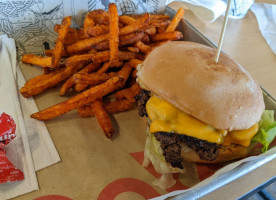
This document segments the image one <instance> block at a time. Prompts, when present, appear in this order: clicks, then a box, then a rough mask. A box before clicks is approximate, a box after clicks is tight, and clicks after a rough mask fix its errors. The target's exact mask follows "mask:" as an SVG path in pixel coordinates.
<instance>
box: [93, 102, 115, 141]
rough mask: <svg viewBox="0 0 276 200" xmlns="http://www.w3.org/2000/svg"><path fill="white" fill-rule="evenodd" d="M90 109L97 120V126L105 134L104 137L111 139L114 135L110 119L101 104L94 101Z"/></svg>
mask: <svg viewBox="0 0 276 200" xmlns="http://www.w3.org/2000/svg"><path fill="white" fill-rule="evenodd" d="M91 108H92V110H93V113H94V114H95V116H96V118H97V120H98V123H99V125H100V126H101V128H102V130H103V132H104V133H105V136H106V137H107V138H111V137H112V135H113V134H114V128H113V127H112V122H111V119H110V118H109V116H108V113H107V112H106V110H105V108H104V106H103V102H102V101H101V100H96V101H94V102H93V103H92V104H91Z"/></svg>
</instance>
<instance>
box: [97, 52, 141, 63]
mask: <svg viewBox="0 0 276 200" xmlns="http://www.w3.org/2000/svg"><path fill="white" fill-rule="evenodd" d="M134 58H137V59H139V60H143V59H144V56H143V55H141V54H137V53H133V52H129V51H119V60H131V59H134ZM92 60H93V63H103V62H107V61H109V51H101V52H98V53H96V54H94V55H93V56H92Z"/></svg>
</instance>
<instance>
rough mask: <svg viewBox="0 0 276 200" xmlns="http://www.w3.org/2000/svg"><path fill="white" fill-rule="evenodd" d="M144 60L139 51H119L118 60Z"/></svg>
mask: <svg viewBox="0 0 276 200" xmlns="http://www.w3.org/2000/svg"><path fill="white" fill-rule="evenodd" d="M135 58H136V59H138V60H144V56H143V55H142V54H139V53H133V52H130V51H119V60H131V59H135Z"/></svg>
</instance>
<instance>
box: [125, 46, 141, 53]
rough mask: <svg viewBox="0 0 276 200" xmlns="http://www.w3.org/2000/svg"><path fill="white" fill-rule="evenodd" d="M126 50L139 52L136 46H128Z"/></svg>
mask: <svg viewBox="0 0 276 200" xmlns="http://www.w3.org/2000/svg"><path fill="white" fill-rule="evenodd" d="M127 50H129V51H130V52H133V53H139V52H140V51H139V49H138V48H137V47H128V48H127Z"/></svg>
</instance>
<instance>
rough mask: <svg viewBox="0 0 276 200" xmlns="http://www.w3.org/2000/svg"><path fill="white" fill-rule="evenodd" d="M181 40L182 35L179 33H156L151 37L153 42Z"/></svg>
mask: <svg viewBox="0 0 276 200" xmlns="http://www.w3.org/2000/svg"><path fill="white" fill-rule="evenodd" d="M182 38H183V35H182V33H181V32H179V31H174V32H166V33H158V34H155V35H153V36H152V37H151V39H152V41H153V42H157V41H162V40H180V39H182Z"/></svg>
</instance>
